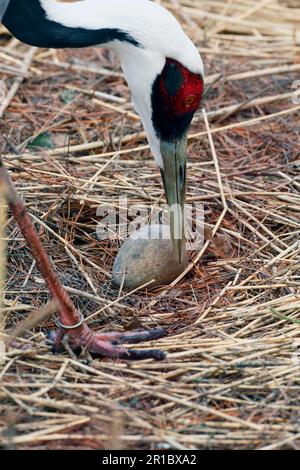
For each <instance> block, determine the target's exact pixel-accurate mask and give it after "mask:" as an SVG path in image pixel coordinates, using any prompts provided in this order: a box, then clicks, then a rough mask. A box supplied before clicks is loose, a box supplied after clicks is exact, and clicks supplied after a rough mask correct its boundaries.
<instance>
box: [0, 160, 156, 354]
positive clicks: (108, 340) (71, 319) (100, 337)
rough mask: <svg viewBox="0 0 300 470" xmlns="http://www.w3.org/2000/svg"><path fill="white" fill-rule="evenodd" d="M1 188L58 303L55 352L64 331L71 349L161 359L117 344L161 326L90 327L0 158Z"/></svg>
mask: <svg viewBox="0 0 300 470" xmlns="http://www.w3.org/2000/svg"><path fill="white" fill-rule="evenodd" d="M0 190H1V191H2V192H3V194H4V195H5V197H6V198H7V201H8V204H9V206H10V209H11V211H12V214H13V216H14V218H15V220H16V222H17V224H18V226H19V228H20V230H21V233H22V235H23V237H24V238H25V240H26V243H27V245H28V246H29V248H30V251H31V253H32V255H33V257H34V259H35V261H36V264H37V267H38V268H39V270H40V271H41V273H42V275H43V277H44V279H45V282H46V284H47V286H48V289H49V291H50V295H51V296H52V298H53V299H54V300H55V301H56V302H57V304H58V316H59V323H60V328H59V329H58V331H57V332H56V333H55V334H54V335H52V337H53V346H54V349H55V350H56V351H58V350H59V349H60V346H61V345H62V343H63V338H64V336H65V335H66V334H67V335H68V344H69V345H70V347H71V348H72V349H78V348H83V349H86V350H87V351H89V352H90V353H92V354H94V355H99V356H106V357H112V358H122V359H147V358H153V359H156V360H162V359H164V358H165V354H164V353H163V352H162V351H160V350H159V349H150V350H140V351H139V350H132V349H126V348H123V347H121V346H118V345H119V344H120V343H124V342H127V343H138V342H140V341H147V340H153V339H157V338H160V337H162V336H164V334H165V330H163V329H162V328H154V329H152V330H146V331H137V332H125V333H117V332H115V333H114V332H113V333H97V332H94V331H92V330H91V329H90V328H89V326H88V325H87V324H86V323H85V322H84V320H83V317H82V315H81V314H80V313H79V312H78V311H77V309H76V307H75V305H74V303H73V302H72V300H71V298H70V296H69V295H68V293H67V292H66V291H65V289H64V288H63V286H62V284H61V282H60V281H59V279H58V276H57V275H56V273H55V271H54V270H53V268H52V265H51V262H50V260H49V258H48V256H47V254H46V252H45V249H44V247H43V245H42V243H41V240H40V238H39V235H38V233H37V231H36V229H35V227H34V225H33V223H32V221H31V219H30V217H29V215H28V213H27V212H26V209H25V206H24V204H23V202H22V200H21V199H20V197H19V196H18V193H17V191H16V189H15V187H14V184H13V182H12V180H11V178H10V176H9V174H8V172H7V170H6V168H5V166H4V164H3V161H2V159H1V158H0Z"/></svg>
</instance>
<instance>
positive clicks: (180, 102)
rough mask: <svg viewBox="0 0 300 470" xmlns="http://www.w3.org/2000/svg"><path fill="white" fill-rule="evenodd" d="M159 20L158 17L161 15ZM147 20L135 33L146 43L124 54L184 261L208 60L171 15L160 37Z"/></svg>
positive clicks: (164, 17) (164, 19) (162, 20)
mask: <svg viewBox="0 0 300 470" xmlns="http://www.w3.org/2000/svg"><path fill="white" fill-rule="evenodd" d="M149 3H151V4H152V2H149ZM156 18H157V21H158V19H159V15H156ZM145 23H146V24H144V25H142V26H141V27H142V28H143V30H142V33H141V37H140V38H139V37H138V35H137V34H136V35H135V36H134V37H135V38H136V39H137V41H138V42H140V44H141V47H136V46H129V47H127V46H126V47H124V50H123V51H122V53H121V54H120V53H119V55H120V58H121V61H122V67H123V70H124V73H125V76H126V79H127V81H128V84H129V87H130V89H131V92H132V96H133V101H134V105H135V109H136V111H137V112H138V114H139V115H140V117H141V120H142V123H143V126H144V129H145V132H146V135H147V138H148V142H149V145H150V148H151V151H152V153H153V155H154V157H155V160H156V162H157V164H158V166H159V167H160V170H161V174H162V179H163V184H164V189H165V192H166V197H167V202H168V206H169V208H170V209H171V210H170V225H171V235H172V239H173V244H174V249H175V251H176V253H177V256H178V259H179V260H181V256H182V255H181V251H182V247H183V242H184V221H183V208H184V204H185V181H186V159H187V156H186V152H187V133H188V130H189V126H190V123H191V121H192V118H193V115H194V113H195V111H196V110H197V109H198V107H199V105H200V102H201V97H202V93H203V86H204V85H203V75H204V72H203V63H202V60H201V57H200V55H199V52H198V50H197V49H196V47H195V46H194V44H193V43H192V42H191V40H190V39H189V38H188V37H187V36H186V34H185V33H184V31H183V30H182V28H181V27H180V25H179V24H178V22H177V21H176V20H175V18H174V17H173V16H172V15H170V13H168V12H164V13H162V14H161V16H160V21H158V24H156V27H155V30H156V33H157V34H156V35H155V37H154V36H153V25H152V29H151V28H150V26H149V27H147V22H146V20H145ZM147 28H148V29H147ZM150 33H151V34H150ZM120 47H121V48H122V46H120ZM119 49H120V48H119ZM129 49H130V50H129ZM119 52H120V50H119Z"/></svg>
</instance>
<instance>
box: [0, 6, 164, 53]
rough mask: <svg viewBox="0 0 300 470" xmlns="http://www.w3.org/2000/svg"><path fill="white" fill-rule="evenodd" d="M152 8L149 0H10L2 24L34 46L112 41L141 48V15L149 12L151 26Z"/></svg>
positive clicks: (77, 44) (59, 45)
mask: <svg viewBox="0 0 300 470" xmlns="http://www.w3.org/2000/svg"><path fill="white" fill-rule="evenodd" d="M156 7H157V5H155V4H153V3H152V2H150V1H149V0H77V1H76V0H75V1H72V0H71V1H70V0H69V1H62V0H30V1H29V0H10V1H9V5H8V8H7V10H6V13H5V15H4V17H3V23H4V25H5V26H6V27H7V28H8V29H9V30H10V32H11V33H12V34H13V35H14V36H15V37H16V38H18V39H19V40H21V41H22V42H25V43H27V44H30V45H33V46H37V47H47V48H65V47H76V48H78V47H87V46H95V45H107V44H111V43H112V42H113V41H116V40H118V41H119V42H123V43H127V44H131V45H134V46H140V47H142V44H141V43H140V40H139V39H140V38H139V36H140V37H143V35H145V34H147V31H145V29H144V27H145V24H144V21H143V18H144V20H145V19H146V18H147V15H148V17H149V14H150V16H151V14H152V13H153V23H152V24H153V27H154V28H155V26H154V25H155V17H156V10H155V9H156ZM153 10H154V11H153ZM147 19H148V20H149V18H147ZM146 29H147V28H146Z"/></svg>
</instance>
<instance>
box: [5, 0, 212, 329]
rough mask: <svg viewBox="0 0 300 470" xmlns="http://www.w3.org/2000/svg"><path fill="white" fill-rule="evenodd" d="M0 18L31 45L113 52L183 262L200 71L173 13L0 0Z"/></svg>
mask: <svg viewBox="0 0 300 470" xmlns="http://www.w3.org/2000/svg"><path fill="white" fill-rule="evenodd" d="M0 20H1V21H2V23H3V24H4V25H5V27H6V28H7V29H8V30H9V31H10V32H11V33H12V35H13V36H15V37H16V38H17V39H19V40H20V41H22V42H24V43H26V44H29V45H32V46H37V47H42V48H82V47H88V46H103V47H106V48H108V49H110V50H111V51H113V52H114V53H115V54H116V55H117V56H118V58H119V60H120V63H121V67H122V70H123V73H124V76H125V79H126V81H127V83H128V86H129V88H130V91H131V94H132V99H133V104H134V107H135V109H136V111H137V113H138V114H139V116H140V118H141V121H142V124H143V127H144V129H145V133H146V136H147V139H148V142H149V146H150V149H151V151H152V154H153V156H154V158H155V161H156V163H157V165H158V166H159V168H160V171H161V175H162V181H163V185H164V189H165V193H166V198H167V203H168V206H169V208H170V207H171V208H172V214H171V215H172V216H171V217H170V231H171V236H172V240H173V246H174V252H175V255H176V257H177V259H178V261H179V262H180V260H181V250H182V240H183V239H184V222H183V206H184V203H185V186H186V148H187V132H188V129H189V125H190V123H191V120H192V118H193V115H194V113H195V111H196V110H197V109H198V107H199V105H200V101H201V97H202V93H203V87H204V86H203V76H204V71H203V63H202V60H201V57H200V55H199V52H198V50H197V48H196V47H195V45H194V44H193V42H192V41H191V40H190V39H189V38H188V36H187V35H186V34H185V32H184V31H183V29H182V28H181V26H180V24H179V23H178V21H177V20H176V19H175V17H174V16H173V15H172V14H171V13H170V12H169V11H168V10H166V9H165V8H163V7H162V6H160V5H158V4H156V3H154V2H152V1H150V0H127V1H126V0H65V1H63V0H0ZM173 208H174V210H173ZM75 323H76V322H75ZM69 326H70V325H69ZM74 328H75V327H74Z"/></svg>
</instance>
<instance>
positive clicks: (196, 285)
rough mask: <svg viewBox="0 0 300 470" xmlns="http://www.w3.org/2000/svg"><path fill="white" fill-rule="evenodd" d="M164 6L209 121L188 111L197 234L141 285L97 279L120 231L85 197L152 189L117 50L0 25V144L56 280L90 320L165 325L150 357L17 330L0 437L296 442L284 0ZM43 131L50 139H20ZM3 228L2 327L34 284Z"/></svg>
mask: <svg viewBox="0 0 300 470" xmlns="http://www.w3.org/2000/svg"><path fill="white" fill-rule="evenodd" d="M162 3H164V4H165V5H167V6H168V7H169V8H170V9H171V10H172V11H173V12H174V13H176V14H177V15H178V17H179V18H180V20H181V21H182V23H183V24H184V26H185V28H186V30H187V31H188V32H189V34H190V36H191V37H192V39H193V40H194V41H195V42H196V43H197V45H198V46H199V49H200V51H201V52H202V54H203V58H204V61H205V64H206V74H207V94H206V99H205V102H204V103H203V104H204V106H205V108H206V112H207V116H208V121H207V125H205V121H204V120H203V113H201V112H199V114H198V115H197V117H196V118H195V120H194V123H193V127H192V132H191V136H190V143H189V169H188V170H189V171H188V201H189V202H192V201H194V202H196V201H198V202H203V203H204V205H205V222H206V230H205V233H206V237H207V242H206V243H205V245H204V248H203V250H202V251H201V256H199V254H198V253H191V258H190V261H191V263H190V265H189V269H188V270H187V272H186V273H185V277H183V278H182V279H179V280H177V282H174V283H173V285H172V286H170V287H167V288H161V289H157V290H156V291H152V292H149V291H147V290H144V291H141V292H135V293H133V294H129V295H128V294H126V293H117V292H115V291H114V290H113V289H112V287H111V285H110V272H111V267H112V263H113V260H114V257H115V255H116V253H117V250H118V247H119V246H120V241H119V240H118V238H116V239H115V240H109V241H107V240H105V241H99V240H98V239H97V237H96V233H95V229H96V223H97V217H96V209H97V207H99V206H101V207H104V206H105V205H107V204H113V205H115V206H116V207H118V205H119V199H118V197H119V194H122V195H126V196H127V197H128V198H129V201H130V202H131V203H138V204H142V205H145V206H149V205H150V204H153V203H156V204H158V203H159V202H160V201H162V202H163V200H164V199H163V191H162V185H161V182H160V176H159V171H158V169H157V167H156V166H155V164H154V162H153V160H152V157H151V156H150V153H149V150H148V147H147V145H146V141H145V139H144V135H143V132H142V128H141V125H140V123H139V120H138V119H137V117H136V115H135V113H134V110H133V108H132V106H131V102H130V97H129V92H128V89H127V87H126V84H125V82H124V79H123V78H122V75H121V73H120V69H119V66H118V63H117V61H116V59H115V58H114V57H112V56H111V54H109V53H107V52H105V51H104V50H101V49H88V50H83V51H72V52H70V51H49V50H34V49H32V48H28V47H26V46H24V45H20V44H19V43H18V42H17V41H15V40H13V39H10V38H9V36H8V35H5V33H4V30H2V36H1V38H2V39H1V42H0V44H1V46H0V61H1V64H0V77H1V79H2V80H4V81H5V86H6V87H7V92H8V95H7V96H8V97H9V101H8V102H7V103H5V104H2V108H1V110H2V111H1V113H3V119H2V121H1V123H0V132H1V137H0V139H1V141H0V150H1V151H2V152H3V153H4V154H5V161H6V164H7V166H8V167H9V168H10V170H11V174H12V176H13V179H14V181H15V183H16V186H17V188H18V190H19V192H20V193H21V194H22V195H23V197H24V199H25V201H26V205H27V207H28V210H29V212H30V214H31V216H32V217H33V219H34V220H35V222H36V225H37V227H38V228H39V233H40V236H41V238H42V240H43V243H44V245H45V247H46V250H47V252H48V253H49V255H50V256H51V259H52V261H53V264H54V266H55V268H56V270H57V272H58V273H59V275H60V279H61V280H62V282H63V284H64V285H65V286H66V287H67V290H68V291H69V292H70V293H71V294H72V296H73V298H74V301H75V302H76V304H77V305H78V306H79V307H80V310H81V311H82V312H83V314H84V315H85V317H89V316H92V318H90V320H89V322H90V324H91V326H92V327H95V328H97V329H99V328H103V330H111V329H126V328H132V326H133V324H135V325H137V324H142V325H143V326H145V327H149V326H155V325H160V326H163V327H166V328H167V329H168V336H167V337H166V338H164V339H161V340H160V341H159V347H160V348H161V349H163V350H165V351H166V352H167V353H168V358H167V360H166V361H164V362H161V363H156V362H153V361H151V360H147V361H142V362H137V363H125V362H124V361H122V362H113V361H110V360H95V361H93V363H92V364H90V365H85V364H83V363H82V362H80V361H79V360H78V361H75V360H73V359H72V358H70V357H68V356H67V355H57V356H54V355H52V354H51V351H50V348H49V345H48V344H47V342H46V340H45V332H46V331H47V329H50V328H53V326H54V323H53V320H52V319H48V320H47V321H45V322H44V324H43V325H42V326H41V327H38V328H36V329H35V330H30V331H28V332H27V335H26V336H25V338H24V339H23V340H22V341H23V343H24V350H22V351H20V350H16V349H12V348H11V349H10V350H9V351H8V353H7V356H6V362H5V364H4V366H3V365H2V366H1V367H2V370H1V372H0V379H1V389H0V398H1V402H0V411H1V418H0V430H1V442H2V446H3V447H4V448H34V449H39V448H42V449H45V448H49V449H54V448H55V449H57V448H67V449H72V448H82V449H83V448H88V449H92V448H97V449H98V448H100V449H102V448H116V447H118V448H120V447H122V448H126V449H132V448H134V449H137V448H147V449H157V448H175V449H187V448H188V449H212V448H216V449H224V448H230V449H249V448H251V449H266V448H268V449H279V448H292V449H298V448H299V446H300V436H299V420H300V401H299V390H300V378H299V372H300V362H299V359H300V358H299V349H297V348H299V345H300V330H299V322H300V295H299V288H300V275H299V253H300V243H299V233H300V216H299V210H300V195H299V189H300V176H299V169H300V142H299V130H300V100H299V96H298V97H297V96H296V95H295V88H293V83H294V81H295V80H297V78H298V77H299V70H300V60H299V59H300V48H299V44H300V36H299V34H300V33H299V16H300V10H299V9H298V10H297V9H294V8H292V7H295V6H297V5H298V2H288V1H284V2H283V1H282V2H281V1H277V0H264V1H259V2H254V1H253V0H243V1H240V2H231V1H221V0H214V1H211V0H209V1H208V0H207V1H205V0H204V1H203V0H201V2H200V0H199V1H197V0H182V1H180V2H179V1H177V0H169V1H164V2H162ZM297 30H298V31H297ZM24 78H25V80H23V79H24ZM298 89H299V87H298ZM103 93H104V94H103ZM293 101H294V102H293ZM41 132H49V135H50V137H51V140H52V143H53V146H54V148H53V149H50V150H46V149H44V150H39V151H33V150H30V149H28V147H27V144H28V142H29V141H30V140H32V138H33V136H37V135H39V134H40V133H41ZM7 237H8V249H7V256H8V266H7V270H8V273H7V286H6V291H5V300H4V302H5V307H4V309H3V310H4V312H3V313H5V315H6V326H7V328H12V327H15V325H16V324H17V322H19V320H21V319H24V318H25V317H26V316H27V315H28V313H29V312H31V311H32V310H34V309H40V308H42V307H43V305H44V304H45V303H46V302H47V300H48V293H47V290H46V287H45V285H44V281H43V279H42V278H41V275H40V274H39V272H38V271H37V270H36V268H35V266H34V264H33V263H32V258H31V256H30V254H29V252H28V249H27V248H26V246H24V243H23V240H22V238H21V236H20V234H19V231H18V229H17V228H16V226H15V224H14V222H13V220H9V225H8V231H7ZM147 346H148V345H146V344H145V347H147Z"/></svg>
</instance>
